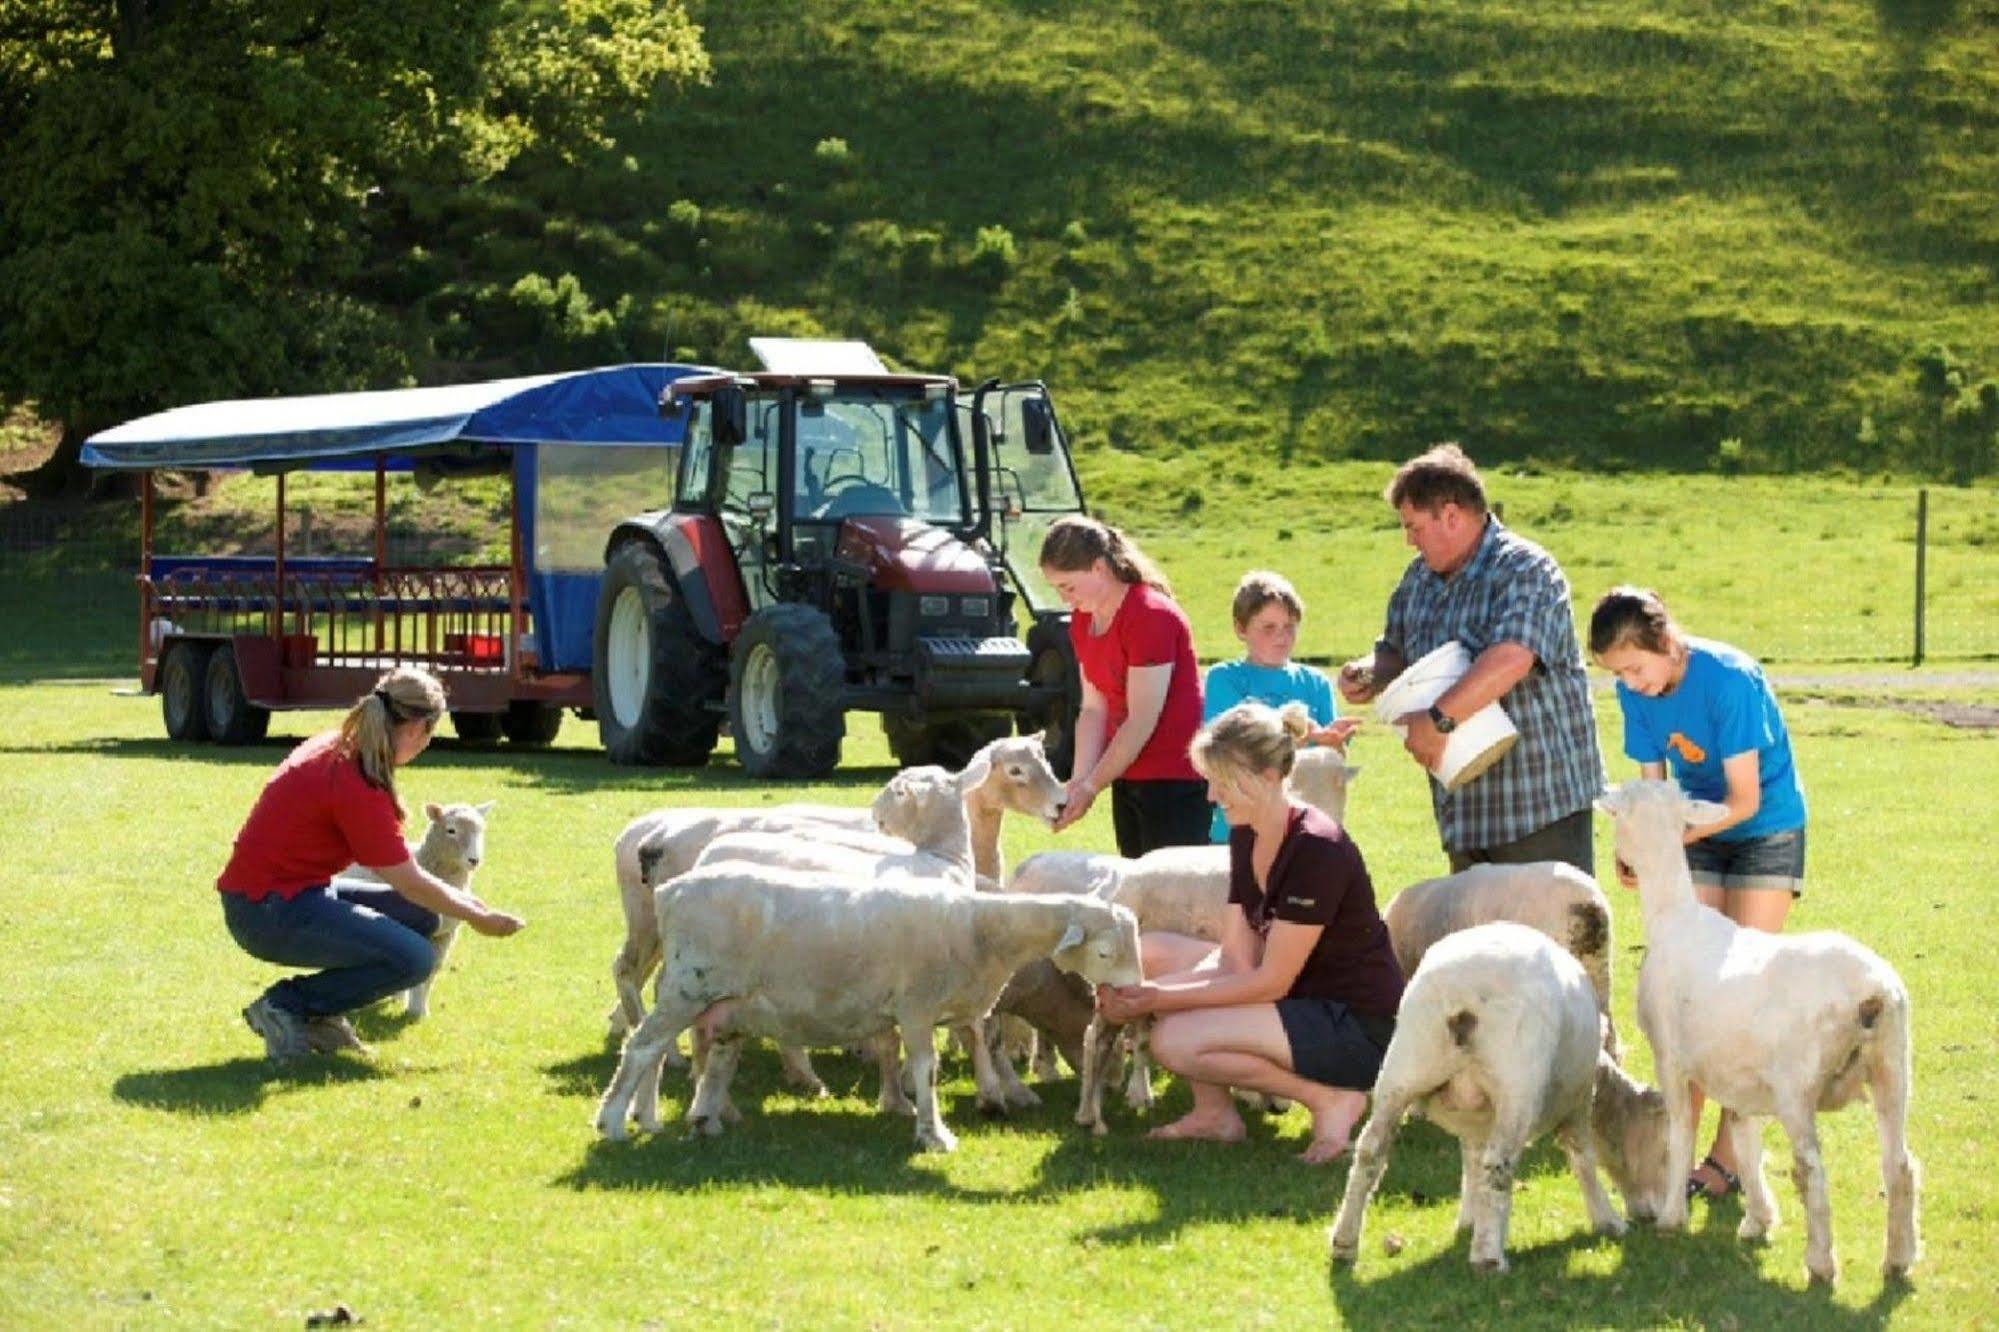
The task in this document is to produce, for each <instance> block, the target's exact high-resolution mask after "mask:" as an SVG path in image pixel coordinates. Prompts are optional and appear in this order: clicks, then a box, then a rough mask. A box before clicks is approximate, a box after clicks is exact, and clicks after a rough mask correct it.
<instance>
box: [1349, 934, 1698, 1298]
mask: <svg viewBox="0 0 1999 1332" xmlns="http://www.w3.org/2000/svg"><path fill="white" fill-rule="evenodd" d="M1603 1021H1604V1019H1603V1016H1602V1014H1601V1013H1600V1012H1599V1011H1598V1008H1597V1004H1596V996H1595V994H1594V992H1593V990H1592V988H1591V985H1590V980H1589V977H1588V976H1587V975H1586V974H1584V972H1583V969H1582V966H1581V964H1580V963H1578V962H1577V961H1576V960H1575V959H1574V958H1573V957H1571V956H1569V954H1568V953H1566V952H1564V951H1562V949H1560V948H1558V947H1557V946H1556V945H1555V944H1554V943H1552V942H1550V941H1549V940H1548V939H1547V938H1545V937H1543V936H1542V935H1541V934H1539V933H1537V932H1536V931H1534V930H1532V929H1529V928H1528V927H1527V926H1525V925H1518V924H1515V923H1513V922H1511V921H1499V922H1494V923H1491V924H1484V925H1475V926H1473V927H1471V928H1470V929H1466V930H1461V931H1458V932H1457V933H1454V934H1451V935H1449V936H1447V937H1445V938H1444V939H1441V940H1439V941H1438V942H1437V943H1436V945H1435V946H1433V947H1432V948H1431V949H1430V950H1429V952H1428V954H1427V955H1426V956H1425V958H1424V960H1423V964H1422V966H1421V967H1419V968H1418V969H1417V971H1416V973H1415V975H1414V976H1413V977H1411V979H1410V981H1409V984H1408V988H1407V989H1406V990H1405V991H1404V993H1403V996H1402V1007H1401V1010H1400V1012H1398V1013H1397V1015H1396V1022H1395V1035H1394V1037H1393V1038H1392V1039H1391V1040H1390V1041H1389V1043H1388V1053H1387V1055H1386V1056H1385V1057H1384V1058H1383V1060H1382V1064H1381V1072H1380V1074H1379V1076H1378V1077H1377V1078H1376V1080H1375V1084H1374V1113H1373V1114H1372V1116H1370V1117H1369V1119H1368V1122H1367V1127H1366V1128H1365V1129H1364V1130H1362V1132H1361V1135H1360V1138H1359V1141H1358V1143H1357V1144H1356V1146H1355V1149H1354V1161H1353V1167H1352V1169H1351V1170H1350V1171H1349V1172H1348V1175H1347V1185H1346V1193H1345V1195H1344V1196H1343V1197H1342V1198H1341V1200H1340V1208H1339V1213H1338V1215H1337V1216H1336V1218H1335V1219H1334V1222H1333V1226H1332V1230H1331V1241H1332V1256H1333V1259H1334V1261H1336V1262H1352V1261H1353V1259H1354V1257H1355V1255H1356V1254H1357V1253H1358V1252H1359V1248H1360V1232H1361V1223H1362V1221H1363V1219H1364V1217H1365V1215H1366V1212H1367V1204H1368V1199H1369V1197H1370V1196H1371V1195H1372V1194H1373V1192H1374V1188H1375V1185H1376V1184H1378V1183H1379V1182H1380V1180H1381V1173H1382V1170H1383V1168H1384V1167H1385V1166H1386V1165H1387V1160H1388V1147H1389V1144H1390V1143H1391V1142H1392V1141H1393V1139H1394V1136H1395V1130H1396V1128H1397V1126H1398V1125H1399V1124H1400V1123H1401V1121H1402V1117H1403V1115H1404V1114H1405V1113H1407V1112H1409V1111H1411V1110H1415V1111H1419V1112H1420V1113H1422V1114H1423V1115H1424V1116H1425V1117H1426V1118H1428V1119H1429V1120H1431V1121H1432V1122H1433V1123H1436V1124H1437V1125H1439V1126H1440V1127H1442V1128H1443V1129H1444V1130H1445V1131H1447V1132H1449V1133H1450V1134H1452V1135H1453V1136H1454V1137H1456V1138H1457V1139H1458V1148H1459V1153H1460V1159H1461V1162H1462V1167H1461V1174H1460V1179H1461V1185H1460V1190H1461V1191H1460V1196H1459V1199H1458V1223H1457V1224H1458V1229H1459V1230H1461V1231H1462V1230H1465V1229H1469V1230H1470V1231H1471V1232H1472V1240H1471V1265H1472V1267H1473V1268H1474V1269H1476V1270H1478V1271H1484V1272H1503V1271H1505V1270H1506V1226H1507V1220H1508V1217H1509V1215H1510V1213H1511V1210H1512V1204H1513V1172H1514V1170H1515V1169H1516V1167H1517V1166H1518V1165H1519V1162H1520V1155H1521V1152H1522V1151H1523V1150H1524V1149H1525V1148H1526V1146H1527V1144H1528V1143H1530V1142H1532V1141H1533V1140H1534V1139H1536V1138H1539V1137H1541V1136H1542V1135H1543V1134H1546V1133H1549V1132H1553V1133H1554V1134H1555V1135H1556V1141H1557V1142H1559V1143H1560V1144H1561V1148H1562V1152H1563V1154H1564V1155H1565V1156H1567V1157H1568V1161H1569V1169H1570V1170H1571V1171H1573V1172H1574V1173H1575V1177H1576V1182H1577V1183H1578V1184H1580V1185H1581V1186H1582V1191H1583V1203H1584V1206H1585V1207H1587V1208H1588V1211H1589V1219H1590V1225H1591V1226H1592V1227H1593V1228H1594V1229H1595V1230H1596V1231H1597V1233H1599V1234H1603V1235H1621V1234H1623V1233H1624V1228H1625V1223H1624V1219H1623V1218H1622V1217H1620V1216H1619V1215H1618V1213H1617V1208H1616V1207H1615V1206H1614V1205H1613V1204H1612V1203H1611V1201H1610V1198H1609V1197H1608V1196H1607V1195H1606V1194H1605V1193H1604V1191H1603V1185H1602V1184H1601V1183H1600V1182H1599V1180H1598V1179H1597V1164H1598V1148H1597V1141H1598V1135H1599V1133H1603V1134H1604V1135H1605V1136H1607V1137H1610V1138H1612V1139H1620V1140H1621V1134H1620V1132H1619V1131H1618V1126H1616V1125H1615V1124H1611V1123H1605V1124H1602V1125H1599V1123H1598V1122H1597V1119H1596V1117H1595V1114H1594V1111H1595V1110H1596V1108H1597V1107H1596V1095H1595V1093H1596V1086H1597V1083H1598V1081H1599V1078H1600V1077H1604V1078H1614V1076H1615V1073H1616V1067H1617V1066H1616V1063H1615V1061H1613V1060H1612V1059H1611V1058H1610V1056H1609V1055H1608V1054H1607V1053H1605V1052H1604V1050H1603V1049H1602V1047H1601V1040H1602V1032H1601V1026H1602V1024H1603ZM1606 1099H1607V1100H1609V1099H1610V1098H1606ZM1634 1104H1635V1105H1640V1106H1642V1102H1636V1103H1634V1102H1632V1101H1630V1100H1629V1099H1621V1100H1616V1101H1612V1102H1611V1104H1610V1105H1607V1106H1606V1107H1605V1109H1606V1110H1607V1111H1608V1110H1610V1109H1612V1108H1613V1107H1614V1106H1616V1105H1634ZM1654 1105H1655V1107H1656V1098H1655V1101H1654ZM1653 1113H1654V1116H1655V1118H1656V1117H1657V1114H1658V1111H1657V1110H1656V1108H1655V1109H1654V1112H1653ZM1655 1155H1656V1156H1658V1157H1659V1158H1660V1159H1659V1161H1658V1162H1657V1164H1656V1165H1655V1167H1654V1168H1653V1169H1652V1170H1650V1171H1648V1172H1643V1173H1642V1174H1634V1173H1633V1172H1632V1171H1631V1170H1630V1168H1629V1165H1630V1157H1629V1155H1628V1154H1627V1153H1626V1152H1625V1151H1623V1150H1621V1149H1619V1150H1614V1151H1606V1152H1605V1153H1604V1158H1605V1161H1606V1163H1607V1164H1608V1165H1609V1166H1610V1168H1611V1173H1612V1180H1613V1182H1614V1183H1615V1184H1616V1185H1617V1187H1618V1190H1619V1192H1621V1193H1624V1194H1625V1195H1626V1199H1627V1202H1628V1203H1629V1204H1630V1205H1631V1206H1632V1210H1633V1211H1634V1212H1637V1213H1641V1214H1642V1213H1648V1212H1655V1211H1656V1210H1657V1209H1658V1206H1659V1205H1660V1202H1661V1201H1662V1199H1661V1196H1660V1195H1661V1194H1664V1193H1670V1192H1672V1190H1671V1189H1669V1188H1667V1187H1666V1180H1667V1179H1668V1178H1669V1177H1668V1176H1667V1175H1666V1173H1665V1169H1664V1162H1663V1153H1655Z"/></svg>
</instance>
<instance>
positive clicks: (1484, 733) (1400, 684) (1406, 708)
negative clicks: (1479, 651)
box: [1374, 640, 1520, 791]
mask: <svg viewBox="0 0 1999 1332" xmlns="http://www.w3.org/2000/svg"><path fill="white" fill-rule="evenodd" d="M1470 669H1471V653H1470V652H1468V651H1466V650H1465V645H1464V644H1462V643H1459V642H1457V641H1456V640H1453V641H1451V642H1449V643H1446V644H1444V645H1443V646H1442V647H1440V648H1438V649H1437V650H1436V651H1435V652H1431V653H1428V654H1426V655H1425V656H1423V657H1422V658H1421V659H1420V660H1418V661H1416V662H1414V663H1413V664H1411V665H1410V667H1409V668H1408V669H1407V670H1405V671H1403V672H1402V674H1400V675H1398V676H1396V677H1395V681H1394V683H1393V684H1391V685H1389V686H1388V688H1386V689H1384V690H1382V691H1381V696H1380V697H1379V698H1377V699H1375V700H1374V715H1375V716H1376V717H1377V718H1379V719H1380V720H1382V721H1384V722H1387V723H1388V724H1389V725H1391V726H1394V725H1395V721H1396V719H1397V718H1399V717H1406V716H1408V715H1409V714H1410V713H1412V712H1422V711H1424V710H1425V709H1427V708H1428V707H1429V706H1430V705H1431V704H1432V703H1435V702H1436V701H1437V700H1438V699H1440V698H1442V697H1443V696H1444V694H1445V692H1446V691H1447V690H1449V689H1450V687H1451V686H1452V685H1454V684H1456V683H1457V682H1458V681H1459V680H1460V679H1462V678H1463V677H1464V673H1465V672H1466V671H1468V670H1470ZM1406 729H1407V728H1405V727H1401V726H1395V733H1396V734H1397V735H1403V734H1405V732H1406ZM1519 740H1520V732H1519V731H1517V730H1515V729H1514V726H1513V719H1512V718H1511V717H1508V716H1507V715H1506V709H1504V708H1502V707H1500V706H1499V704H1497V703H1488V704H1486V705H1485V706H1484V707H1482V708H1480V709H1479V710H1478V711H1477V712H1474V713H1473V714H1472V715H1471V716H1469V717H1467V718H1465V719H1464V720H1463V721H1461V722H1459V723H1458V724H1457V729H1455V730H1453V731H1452V732H1451V733H1450V734H1449V735H1448V736H1446V737H1445V738H1444V753H1443V757H1442V758H1440V759H1438V760H1437V766H1436V768H1435V769H1433V773H1434V775H1435V776H1436V778H1437V780H1438V781H1440V782H1442V783H1443V784H1444V789H1445V790H1447V791H1455V790H1457V789H1458V788H1459V787H1460V786H1463V785H1464V784H1465V783H1466V782H1469V781H1471V780H1473V779H1474V778H1476V777H1478V776H1480V775H1481V774H1483V773H1484V772H1485V770H1486V769H1487V768H1490V767H1491V766H1492V765H1493V764H1495V763H1497V762H1499V760H1501V759H1503V758H1505V757H1506V754H1507V751H1508V750H1510V749H1512V748H1513V746H1514V745H1515V744H1516V743H1518V742H1519Z"/></svg>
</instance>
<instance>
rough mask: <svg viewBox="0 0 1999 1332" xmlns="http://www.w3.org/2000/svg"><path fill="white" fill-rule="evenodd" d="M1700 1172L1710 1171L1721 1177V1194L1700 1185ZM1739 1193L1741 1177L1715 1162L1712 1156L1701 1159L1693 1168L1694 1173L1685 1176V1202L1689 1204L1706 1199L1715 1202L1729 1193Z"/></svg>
mask: <svg viewBox="0 0 1999 1332" xmlns="http://www.w3.org/2000/svg"><path fill="white" fill-rule="evenodd" d="M1702 1170H1712V1171H1714V1173H1715V1174H1717V1175H1720V1176H1721V1183H1722V1188H1721V1192H1719V1193H1717V1192H1715V1191H1714V1190H1713V1189H1710V1188H1709V1187H1708V1186H1707V1185H1705V1184H1703V1183H1701V1177H1700V1172H1701V1171H1702ZM1741 1191H1742V1177H1741V1176H1740V1175H1738V1174H1736V1173H1735V1172H1734V1171H1733V1170H1730V1169H1729V1168H1728V1167H1727V1166H1725V1165H1723V1164H1722V1163H1721V1162H1719V1161H1717V1160H1715V1159H1714V1157H1713V1156H1712V1155H1709V1156H1706V1157H1703V1158H1702V1159H1701V1163H1700V1164H1699V1165H1697V1166H1695V1167H1694V1173H1693V1174H1691V1175H1688V1176H1687V1201H1689V1202H1692V1201H1693V1200H1694V1199H1695V1198H1706V1199H1707V1200H1708V1201H1709V1202H1715V1201H1718V1200H1719V1199H1722V1198H1726V1197H1727V1196H1728V1195H1729V1194H1731V1193H1740V1192H1741Z"/></svg>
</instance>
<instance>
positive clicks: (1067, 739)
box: [1018, 618, 1083, 781]
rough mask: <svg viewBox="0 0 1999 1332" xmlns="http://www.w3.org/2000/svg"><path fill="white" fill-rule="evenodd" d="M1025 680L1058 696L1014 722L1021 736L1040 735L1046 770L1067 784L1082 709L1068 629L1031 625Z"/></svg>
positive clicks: (1054, 623) (1057, 622) (1054, 622)
mask: <svg viewBox="0 0 1999 1332" xmlns="http://www.w3.org/2000/svg"><path fill="white" fill-rule="evenodd" d="M1027 656H1028V664H1027V678H1028V680H1029V681H1030V682H1031V683H1033V684H1037V685H1054V686H1056V687H1057V688H1058V689H1060V691H1061V692H1060V694H1059V695H1057V696H1056V698H1055V699H1054V700H1053V701H1051V702H1049V703H1044V704H1041V705H1039V706H1038V707H1035V708H1033V709H1030V710H1028V711H1025V712H1022V713H1021V714H1020V716H1019V718H1018V722H1019V726H1020V731H1021V734H1023V735H1026V734H1028V733H1029V732H1031V731H1040V732H1041V747H1042V748H1043V749H1044V750H1046V751H1047V753H1048V766H1049V767H1050V768H1052V769H1053V770H1054V772H1055V775H1056V776H1057V777H1060V778H1062V779H1063V780H1064V781H1067V780H1068V778H1069V768H1070V765H1071V764H1073V763H1074V761H1075V757H1076V713H1077V711H1078V710H1080V709H1081V708H1082V706H1083V677H1082V674H1081V672H1079V671H1078V670H1077V669H1076V649H1075V647H1074V646H1073V645H1072V644H1071V643H1070V642H1069V626H1068V624H1067V623H1066V622H1064V621H1063V620H1062V619H1060V618H1050V619H1044V620H1037V621H1035V624H1034V627H1033V628H1032V629H1029V630H1028V631H1027Z"/></svg>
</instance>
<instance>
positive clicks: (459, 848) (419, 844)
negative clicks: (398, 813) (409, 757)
mask: <svg viewBox="0 0 1999 1332" xmlns="http://www.w3.org/2000/svg"><path fill="white" fill-rule="evenodd" d="M495 803H496V802H494V801H491V800H488V801H487V802H486V803H485V804H483V805H438V804H427V805H425V806H424V807H423V814H424V817H425V818H427V819H429V820H430V823H429V824H428V825H427V826H426V827H425V828H424V830H423V836H422V837H421V838H419V839H418V840H417V841H414V842H411V843H409V849H410V858H411V859H412V860H414V861H416V863H417V864H419V865H421V866H422V867H423V868H425V869H427V870H429V871H430V872H431V873H432V874H435V875H436V876H437V877H438V878H440V879H442V880H444V881H445V882H446V883H448V884H450V885H451V886H452V887H454V888H470V887H471V886H472V871H474V870H476V869H478V868H479V862H480V861H481V860H483V859H485V857H486V820H487V819H488V818H489V817H490V816H491V815H492V813H493V806H494V804H495ZM342 884H365V885H367V886H368V887H371V888H379V887H382V886H383V885H382V880H381V879H380V878H378V877H377V876H376V875H374V874H373V873H371V872H370V871H369V870H368V869H367V868H366V867H365V866H362V865H350V866H348V867H347V868H346V869H344V870H342V871H340V873H339V875H338V876H337V877H336V878H335V879H334V881H333V885H332V886H333V891H334V892H335V893H338V892H339V891H340V888H341V885H342ZM457 937H458V921H456V920H454V919H453V918H452V917H450V916H441V917H439V918H438V925H437V933H435V934H433V935H431V936H430V942H431V946H432V947H433V948H435V949H436V950H437V966H436V967H435V968H434V969H433V970H432V971H431V973H430V976H429V977H428V978H427V979H425V980H424V981H422V982H421V983H420V984H417V985H413V986H411V987H410V988H409V989H407V990H405V991H403V1011H404V1012H405V1013H407V1014H408V1015H409V1016H410V1017H412V1018H422V1017H425V1016H426V1015H428V1014H429V1012H430V987H431V986H432V985H434V984H435V983H436V982H437V977H438V973H439V972H442V971H443V970H444V960H445V958H446V957H447V956H448V955H449V954H450V952H451V945H452V942H453V941H454V940H455V939H457Z"/></svg>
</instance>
